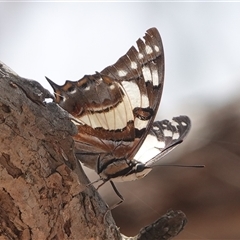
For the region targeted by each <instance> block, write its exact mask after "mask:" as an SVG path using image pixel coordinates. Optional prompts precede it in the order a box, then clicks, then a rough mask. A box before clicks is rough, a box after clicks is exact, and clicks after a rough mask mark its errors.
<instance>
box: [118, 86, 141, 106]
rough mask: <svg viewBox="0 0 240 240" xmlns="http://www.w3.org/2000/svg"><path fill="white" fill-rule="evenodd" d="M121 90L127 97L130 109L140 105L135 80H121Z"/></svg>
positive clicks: (139, 95) (139, 94) (139, 96)
mask: <svg viewBox="0 0 240 240" xmlns="http://www.w3.org/2000/svg"><path fill="white" fill-rule="evenodd" d="M122 86H123V88H124V89H123V90H124V92H125V93H126V95H127V96H128V98H129V101H130V103H131V109H134V108H135V107H140V106H141V93H140V90H139V88H138V85H137V84H136V83H135V82H127V81H123V82H122Z"/></svg>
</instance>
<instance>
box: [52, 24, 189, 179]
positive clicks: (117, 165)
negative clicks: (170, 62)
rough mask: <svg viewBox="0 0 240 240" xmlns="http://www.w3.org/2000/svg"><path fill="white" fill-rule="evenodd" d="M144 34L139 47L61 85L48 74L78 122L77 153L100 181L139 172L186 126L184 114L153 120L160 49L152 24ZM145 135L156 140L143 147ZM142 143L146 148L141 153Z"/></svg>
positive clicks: (160, 68)
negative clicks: (94, 70) (95, 70)
mask: <svg viewBox="0 0 240 240" xmlns="http://www.w3.org/2000/svg"><path fill="white" fill-rule="evenodd" d="M144 40H145V41H143V40H142V39H139V40H138V41H137V47H138V49H136V48H135V47H131V48H130V49H129V51H128V52H127V53H126V54H125V55H124V56H122V57H121V58H120V59H119V60H118V61H117V62H116V63H115V64H113V65H111V66H109V67H107V68H105V69H104V70H102V71H101V72H96V73H95V74H93V75H85V76H84V77H83V78H81V79H80V80H78V81H66V83H65V84H64V85H63V86H58V85H57V84H55V83H54V82H52V81H51V80H50V79H48V78H47V80H48V81H49V83H50V84H51V86H52V87H53V89H54V92H55V102H56V103H58V104H59V105H60V106H61V107H62V108H63V109H65V110H66V111H68V112H69V113H70V114H71V116H72V120H73V122H74V123H75V124H76V125H77V128H78V134H77V135H76V136H74V140H75V146H76V151H75V153H76V155H77V156H78V157H79V159H80V161H81V162H82V163H84V164H85V165H86V166H87V167H89V168H91V169H94V170H95V171H96V172H97V173H98V174H99V176H100V179H101V180H103V181H104V182H105V181H108V180H111V181H112V180H113V181H131V180H135V179H139V178H142V177H144V176H145V175H146V174H148V173H149V172H150V171H151V167H152V164H154V163H155V162H157V161H158V160H159V159H160V158H161V157H162V156H163V155H165V154H166V153H168V152H169V151H170V150H172V149H173V148H174V147H175V146H177V145H178V144H179V143H181V142H182V139H183V138H184V137H185V135H186V134H187V132H188V131H189V129H190V120H189V118H188V117H186V116H180V117H177V118H175V119H174V123H171V122H169V121H167V120H164V121H159V122H155V123H153V121H154V118H155V116H156V113H157V110H158V107H159V103H160V100H161V95H162V89H163V82H164V53H163V46H162V41H161V38H160V35H159V33H158V31H157V29H156V28H151V29H149V30H147V32H146V34H145V36H144ZM145 139H150V140H153V143H154V141H155V143H156V146H154V145H151V144H150V145H149V146H147V147H146V144H144V143H145ZM155 143H154V144H155ZM141 146H142V147H144V146H145V147H146V151H145V150H144V151H142V153H141V149H142V147H141ZM139 149H140V151H139ZM138 152H140V153H138ZM150 152H151V154H150ZM153 152H154V153H153ZM148 153H149V154H148ZM152 153H153V154H152ZM143 156H145V157H144V159H145V160H143ZM149 156H151V157H149ZM146 159H147V160H146Z"/></svg>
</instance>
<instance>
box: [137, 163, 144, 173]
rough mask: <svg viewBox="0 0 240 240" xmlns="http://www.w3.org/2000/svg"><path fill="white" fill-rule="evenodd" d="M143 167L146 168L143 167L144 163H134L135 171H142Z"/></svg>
mask: <svg viewBox="0 0 240 240" xmlns="http://www.w3.org/2000/svg"><path fill="white" fill-rule="evenodd" d="M145 168H146V167H145V165H144V164H142V163H138V164H137V165H136V172H142V171H143V170H144V169H145Z"/></svg>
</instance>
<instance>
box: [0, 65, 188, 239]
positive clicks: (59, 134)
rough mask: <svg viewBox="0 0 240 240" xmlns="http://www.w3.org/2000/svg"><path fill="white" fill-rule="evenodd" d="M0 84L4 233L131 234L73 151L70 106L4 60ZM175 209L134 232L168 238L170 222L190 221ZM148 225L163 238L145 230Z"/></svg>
mask: <svg viewBox="0 0 240 240" xmlns="http://www.w3.org/2000/svg"><path fill="white" fill-rule="evenodd" d="M0 84H1V88H0V141H1V144H0V236H1V237H4V238H3V239H24V240H26V239H132V238H127V237H125V236H121V235H120V232H119V230H118V228H117V226H116V224H115V222H114V220H113V218H112V216H111V214H106V212H107V210H108V207H107V206H106V204H105V203H104V202H103V201H102V199H101V197H100V196H99V194H98V192H97V191H96V190H95V189H94V188H93V187H92V186H88V187H86V185H87V183H88V179H87V177H86V175H85V174H84V172H83V170H82V168H81V165H80V164H79V162H78V160H77V159H76V157H75V155H74V141H73V139H72V136H73V135H74V134H76V131H77V129H76V127H75V125H74V124H73V123H72V122H71V121H70V119H69V117H68V114H67V113H66V112H65V111H64V110H62V109H61V108H60V107H58V106H57V105H56V104H55V103H47V104H46V103H44V100H45V98H52V97H53V96H52V95H51V94H50V93H49V92H48V90H46V89H44V88H43V87H42V86H41V85H40V84H39V83H38V82H36V81H34V80H28V79H25V78H22V77H20V76H18V75H17V74H16V73H14V72H13V71H12V70H11V69H9V68H8V67H7V66H6V65H4V64H3V63H0ZM173 213H174V212H172V213H171V214H170V213H168V214H167V215H164V216H163V217H162V218H160V219H161V220H159V221H157V222H155V223H154V224H153V225H150V226H149V227H147V228H144V230H141V232H140V233H139V235H138V236H136V237H137V238H136V239H163V238H161V236H163V234H162V233H160V232H161V231H162V229H165V230H166V229H167V228H168V231H167V232H169V233H168V234H169V236H170V238H171V237H172V236H173V235H174V234H175V235H176V231H175V232H174V231H173V232H174V233H171V231H169V229H176V226H182V227H179V230H178V231H177V232H179V231H181V230H182V228H183V226H184V225H185V222H186V221H185V220H184V219H185V215H181V214H179V212H175V213H174V214H175V215H174V214H173ZM180 215H181V217H180ZM173 219H175V220H174V221H173ZM177 223H178V224H177ZM166 224H168V225H166ZM160 225H161V226H160ZM166 226H167V228H166ZM157 229H158V230H157ZM160 229H161V230H160ZM165 230H164V231H165ZM154 231H155V232H156V231H157V232H158V233H159V234H158V235H156V233H154ZM150 233H151V234H153V235H152V236H156V237H157V238H156V237H155V238H148V237H146V236H148V234H150ZM161 234H162V235H161ZM164 234H165V235H166V231H165V233H164ZM165 235H164V236H165ZM175 235H174V236H175ZM166 236H167V235H166ZM169 236H167V237H166V238H164V239H170V238H169ZM144 237H145V238H144ZM1 239H2V238H1Z"/></svg>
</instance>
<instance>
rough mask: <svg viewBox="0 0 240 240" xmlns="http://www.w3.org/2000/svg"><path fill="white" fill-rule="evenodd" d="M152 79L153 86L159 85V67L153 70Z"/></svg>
mask: <svg viewBox="0 0 240 240" xmlns="http://www.w3.org/2000/svg"><path fill="white" fill-rule="evenodd" d="M152 81H153V86H158V85H159V79H158V71H157V69H153V70H152Z"/></svg>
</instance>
